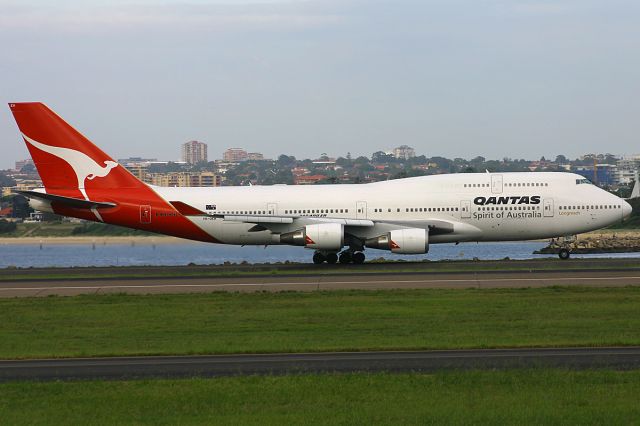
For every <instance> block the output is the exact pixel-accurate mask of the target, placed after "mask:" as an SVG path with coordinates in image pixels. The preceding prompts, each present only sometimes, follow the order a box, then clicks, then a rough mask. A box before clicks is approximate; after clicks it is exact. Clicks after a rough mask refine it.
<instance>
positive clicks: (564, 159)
mask: <svg viewBox="0 0 640 426" xmlns="http://www.w3.org/2000/svg"><path fill="white" fill-rule="evenodd" d="M555 162H556V164H567V163H568V162H569V160H567V157H565V156H564V155H562V154H561V155H557V156H556V161H555Z"/></svg>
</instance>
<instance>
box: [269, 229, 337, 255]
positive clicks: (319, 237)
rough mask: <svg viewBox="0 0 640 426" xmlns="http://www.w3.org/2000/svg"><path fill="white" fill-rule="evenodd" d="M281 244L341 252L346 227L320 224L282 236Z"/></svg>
mask: <svg viewBox="0 0 640 426" xmlns="http://www.w3.org/2000/svg"><path fill="white" fill-rule="evenodd" d="M280 243H281V244H289V245H292V246H305V247H307V248H312V249H316V250H340V249H341V248H342V247H343V246H344V225H342V224H340V223H320V224H317V225H307V226H305V227H304V228H302V229H298V230H297V231H293V232H286V233H284V234H280Z"/></svg>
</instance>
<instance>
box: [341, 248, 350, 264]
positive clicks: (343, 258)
mask: <svg viewBox="0 0 640 426" xmlns="http://www.w3.org/2000/svg"><path fill="white" fill-rule="evenodd" d="M351 260H352V256H351V253H350V252H348V251H344V252H342V253H340V259H339V261H340V263H342V264H343V265H346V264H347V263H351Z"/></svg>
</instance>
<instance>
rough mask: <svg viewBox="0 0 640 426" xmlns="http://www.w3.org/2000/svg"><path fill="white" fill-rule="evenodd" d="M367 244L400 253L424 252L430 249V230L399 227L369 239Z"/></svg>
mask: <svg viewBox="0 0 640 426" xmlns="http://www.w3.org/2000/svg"><path fill="white" fill-rule="evenodd" d="M365 246H366V247H371V248H377V249H381V250H391V252H393V253H399V254H423V253H427V252H428V251H429V231H428V230H427V229H420V228H410V229H397V230H394V231H391V232H389V233H387V234H384V235H381V236H379V237H376V238H370V239H368V240H367V241H366V242H365Z"/></svg>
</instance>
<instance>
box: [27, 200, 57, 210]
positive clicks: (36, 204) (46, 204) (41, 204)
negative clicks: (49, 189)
mask: <svg viewBox="0 0 640 426" xmlns="http://www.w3.org/2000/svg"><path fill="white" fill-rule="evenodd" d="M29 207H31V208H32V209H34V210H38V211H41V212H49V213H53V208H52V207H51V201H46V200H40V199H38V198H29Z"/></svg>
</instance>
